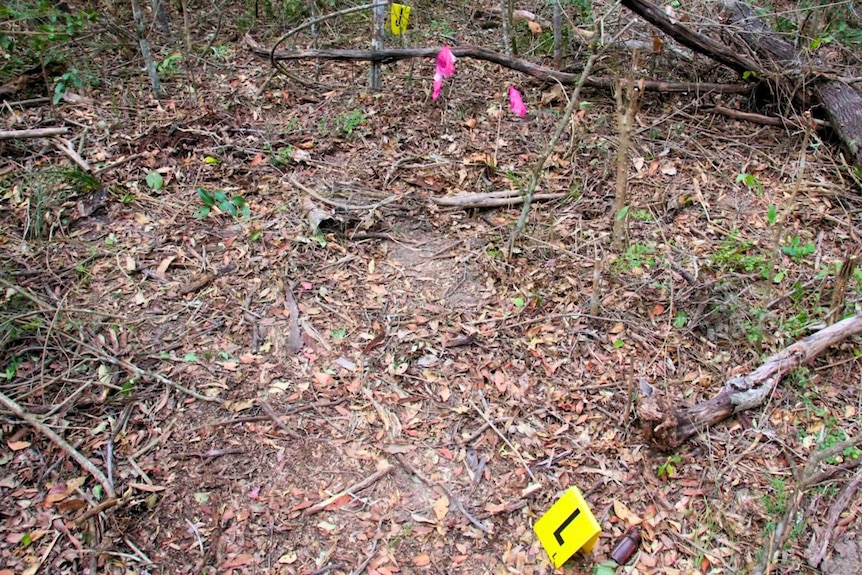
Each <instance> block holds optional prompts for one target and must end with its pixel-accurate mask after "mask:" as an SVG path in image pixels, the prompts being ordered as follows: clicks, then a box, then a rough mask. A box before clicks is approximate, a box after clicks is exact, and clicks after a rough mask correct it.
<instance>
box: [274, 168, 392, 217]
mask: <svg viewBox="0 0 862 575" xmlns="http://www.w3.org/2000/svg"><path fill="white" fill-rule="evenodd" d="M289 180H290V183H291V184H293V185H294V186H295V187H296V188H298V189H299V190H301V191H303V192H305V193H306V194H308V195H309V196H311V197H312V198H314V199H315V200H318V201H320V202H323V203H324V204H327V205H329V206H333V207H335V208H341V209H342V210H376V209H377V208H379V207H381V206H385V205H386V204H391V203H392V202H394V201H395V200H397V199H399V198H400V196H398V195H392V196H389V197H388V198H386V199H384V200H380V201H379V202H377V203H374V204H366V205H363V206H356V205H352V204H342V203H341V202H337V201H335V200H330V199H329V198H325V197H323V196H321V195H320V194H318V193H317V192H315V191H314V190H312V189H311V188H309V187H307V186H305V185H303V184H302V183H300V182H299V181H298V180H297V179H296V178H294V177H293V176H291V177H290V178H289Z"/></svg>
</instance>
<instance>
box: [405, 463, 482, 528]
mask: <svg viewBox="0 0 862 575" xmlns="http://www.w3.org/2000/svg"><path fill="white" fill-rule="evenodd" d="M395 459H397V460H398V463H400V464H401V465H402V466H403V467H404V469H406V470H407V471H408V472H409V473H412V474H413V475H415V476H416V477H417V478H418V479H419V481H421V482H422V483H424V484H425V485H427V486H428V487H431V488H432V489H433V488H434V487H437V488H438V489H440V490H441V491H443V492H444V493H445V494H446V497H448V498H449V502H450V503H452V504H454V505H455V507H457V508H458V511H460V512H461V515H463V516H464V517H466V518H467V521H469V522H470V523H472V524H473V525H474V526H475V527H476V529H478V530H480V531H482V532H484V533H490V532H491V530H490V529H488V528H487V527H486V526H485V524H484V523H482V522H481V521H479V520H478V519H476V518H475V517H473V516H472V515H471V514H470V512H469V511H467V509H466V508H465V507H464V506H463V505H462V504H461V501H460V500H459V499H458V498H457V497H455V494H454V493H452V491H451V490H450V489H449V488H448V487H446V486H445V485H443V484H442V483H438V482H436V481H432V480H431V479H429V478H427V477H425V476H424V475H423V474H422V473H420V472H419V470H417V469H415V468H414V467H413V466H412V465H410V464H409V463H407V460H405V459H404V456H403V455H401V454H400V453H396V454H395Z"/></svg>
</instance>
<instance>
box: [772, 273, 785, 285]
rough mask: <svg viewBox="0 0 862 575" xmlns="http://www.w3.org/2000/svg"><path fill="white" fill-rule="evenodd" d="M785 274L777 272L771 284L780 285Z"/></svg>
mask: <svg viewBox="0 0 862 575" xmlns="http://www.w3.org/2000/svg"><path fill="white" fill-rule="evenodd" d="M784 276H785V272H778V273H777V274H775V277H774V278H772V283H775V284H780V283H781V282H782V281H783V280H784Z"/></svg>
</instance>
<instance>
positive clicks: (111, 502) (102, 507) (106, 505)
mask: <svg viewBox="0 0 862 575" xmlns="http://www.w3.org/2000/svg"><path fill="white" fill-rule="evenodd" d="M120 501H121V500H120V499H117V498H116V497H111V498H110V499H105V500H104V501H102V502H101V503H99V504H98V505H96V506H94V507H90V508H89V509H87V510H86V511H84V512H83V513H82V514H81V515H79V516H78V517H76V518H75V519H74V520H73V521H72V523H73V524H74V525H75V526H76V527H77V526H80V525H81V524H82V523H84V522H85V521H87V520H88V519H89V518H90V517H95V516H96V515H98V514H99V513H101V512H103V511H107V510H108V509H110V508H111V507H114V506H116V505H118V504H119V503H120Z"/></svg>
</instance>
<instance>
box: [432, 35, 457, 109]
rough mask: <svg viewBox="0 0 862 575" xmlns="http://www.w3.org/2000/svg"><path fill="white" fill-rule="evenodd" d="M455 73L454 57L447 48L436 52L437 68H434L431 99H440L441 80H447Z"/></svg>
mask: <svg viewBox="0 0 862 575" xmlns="http://www.w3.org/2000/svg"><path fill="white" fill-rule="evenodd" d="M454 73H455V55H454V54H452V50H451V49H450V48H449V46H443V47H442V48H441V49H440V51H439V52H437V66H436V67H435V68H434V91H433V92H432V93H431V99H432V100H436V99H437V98H439V97H440V89H441V88H442V87H443V78H448V77H449V76H451V75H452V74H454Z"/></svg>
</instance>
